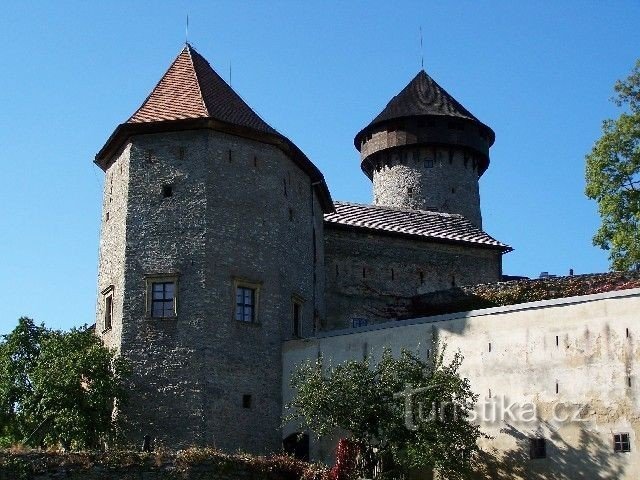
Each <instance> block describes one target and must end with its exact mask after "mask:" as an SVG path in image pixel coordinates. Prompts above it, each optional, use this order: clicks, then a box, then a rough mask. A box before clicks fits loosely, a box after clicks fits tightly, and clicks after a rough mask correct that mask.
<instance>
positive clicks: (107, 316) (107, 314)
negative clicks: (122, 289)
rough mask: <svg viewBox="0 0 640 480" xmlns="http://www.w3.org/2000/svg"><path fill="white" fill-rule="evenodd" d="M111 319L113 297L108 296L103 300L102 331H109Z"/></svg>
mask: <svg viewBox="0 0 640 480" xmlns="http://www.w3.org/2000/svg"><path fill="white" fill-rule="evenodd" d="M112 318H113V295H109V296H107V297H105V299H104V329H105V330H110V329H111V323H112V322H111V320H112Z"/></svg>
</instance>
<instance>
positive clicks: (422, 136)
mask: <svg viewBox="0 0 640 480" xmlns="http://www.w3.org/2000/svg"><path fill="white" fill-rule="evenodd" d="M494 139H495V135H494V133H493V131H492V130H491V129H490V128H489V127H488V126H486V125H485V124H483V123H482V122H480V121H479V120H478V119H477V118H476V117H475V116H473V115H472V114H471V113H470V112H469V111H468V110H467V109H466V108H465V107H463V106H462V105H461V104H460V103H459V102H458V101H457V100H456V99H455V98H453V97H452V96H451V95H450V94H449V93H447V92H446V91H445V90H444V89H443V88H442V87H441V86H440V85H438V84H437V83H436V82H435V81H434V80H433V79H432V78H431V77H430V76H429V75H427V73H426V72H425V71H424V70H422V71H420V72H419V73H418V74H417V75H416V76H415V78H414V79H413V80H411V82H409V84H408V85H407V86H406V87H405V88H404V89H403V90H402V91H401V92H400V93H399V94H398V95H396V96H395V97H393V98H392V99H391V101H390V102H389V103H388V104H387V106H386V107H385V108H384V110H382V112H381V113H380V114H379V115H378V116H377V117H375V118H374V119H373V121H372V122H371V123H370V124H369V125H367V126H366V127H365V128H363V129H362V130H361V131H360V132H359V133H358V134H357V135H356V136H355V139H354V143H355V146H356V148H357V149H358V150H359V151H360V154H361V161H362V163H361V168H362V170H363V171H364V173H365V174H366V175H367V177H369V179H371V180H372V182H373V202H374V204H375V205H381V206H388V207H399V208H410V209H419V210H430V211H438V212H445V213H458V214H461V215H463V216H465V217H466V218H467V219H468V220H469V221H470V222H472V223H473V224H474V225H475V226H476V227H478V228H482V216H481V213H480V194H479V190H478V179H479V178H480V176H481V175H482V174H483V173H484V172H485V170H486V169H487V167H488V166H489V147H491V145H492V144H493V142H494Z"/></svg>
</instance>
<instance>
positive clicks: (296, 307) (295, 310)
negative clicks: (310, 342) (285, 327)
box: [292, 299, 302, 338]
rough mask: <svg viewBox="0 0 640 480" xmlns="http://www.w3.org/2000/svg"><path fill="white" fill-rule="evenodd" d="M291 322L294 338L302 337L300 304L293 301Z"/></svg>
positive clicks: (295, 300)
mask: <svg viewBox="0 0 640 480" xmlns="http://www.w3.org/2000/svg"><path fill="white" fill-rule="evenodd" d="M292 317H293V318H292V321H293V336H294V337H296V338H301V337H302V302H301V301H300V300H297V299H294V300H293V302H292Z"/></svg>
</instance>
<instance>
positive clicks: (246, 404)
mask: <svg viewBox="0 0 640 480" xmlns="http://www.w3.org/2000/svg"><path fill="white" fill-rule="evenodd" d="M251 400H252V398H251V395H246V394H245V395H242V408H251Z"/></svg>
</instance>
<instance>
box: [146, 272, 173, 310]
mask: <svg viewBox="0 0 640 480" xmlns="http://www.w3.org/2000/svg"><path fill="white" fill-rule="evenodd" d="M145 280H146V283H147V316H148V317H151V318H172V317H175V316H176V314H177V293H178V292H177V286H178V276H177V275H176V274H168V275H161V274H160V275H158V274H154V275H148V276H147V277H146V279H145Z"/></svg>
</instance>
